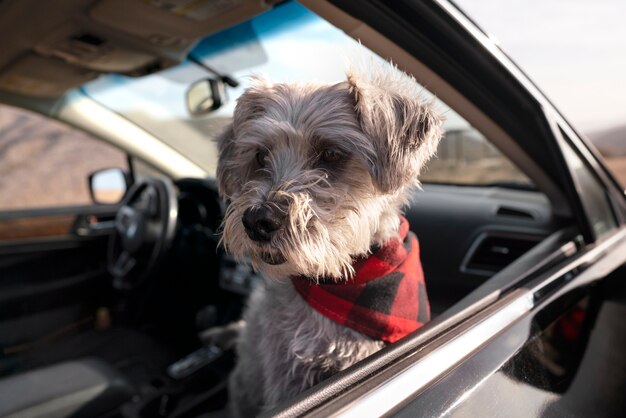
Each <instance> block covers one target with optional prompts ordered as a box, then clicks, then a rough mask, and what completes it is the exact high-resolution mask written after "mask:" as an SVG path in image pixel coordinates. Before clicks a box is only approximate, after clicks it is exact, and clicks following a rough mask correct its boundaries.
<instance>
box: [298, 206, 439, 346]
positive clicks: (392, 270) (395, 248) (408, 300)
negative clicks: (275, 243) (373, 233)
mask: <svg viewBox="0 0 626 418" xmlns="http://www.w3.org/2000/svg"><path fill="white" fill-rule="evenodd" d="M399 234H400V237H401V238H402V240H400V239H392V240H390V241H389V242H388V243H387V244H386V245H385V246H383V247H381V248H379V249H377V250H375V251H374V252H373V254H372V255H370V256H369V257H361V258H358V259H356V260H355V263H354V265H353V267H354V270H355V272H356V273H355V275H354V277H353V278H352V279H350V280H348V281H347V282H342V283H336V282H334V281H332V280H321V281H320V283H319V284H316V283H314V282H312V281H311V280H308V279H306V278H301V277H292V278H291V281H292V283H293V285H294V287H295V289H296V290H297V291H298V293H300V295H301V296H302V297H303V298H304V300H306V301H307V303H308V304H309V305H311V307H313V309H315V310H316V311H318V312H320V313H321V314H323V315H325V316H327V317H328V318H330V319H332V320H333V321H335V322H337V323H339V324H341V325H345V326H347V327H350V328H352V329H354V330H356V331H359V332H361V333H363V334H365V335H367V336H369V337H371V338H373V339H375V340H381V341H385V342H387V343H393V342H396V341H398V340H399V339H401V338H403V337H405V336H407V335H408V334H410V333H411V332H413V331H415V330H416V329H418V328H419V327H421V326H422V325H424V323H425V322H426V321H428V320H429V319H430V307H429V305H428V297H427V295H426V286H425V285H424V273H423V270H422V264H421V263H420V254H419V244H418V242H417V237H416V236H415V234H413V233H412V232H410V231H409V223H408V221H407V220H406V219H405V218H404V217H402V218H401V223H400V230H399Z"/></svg>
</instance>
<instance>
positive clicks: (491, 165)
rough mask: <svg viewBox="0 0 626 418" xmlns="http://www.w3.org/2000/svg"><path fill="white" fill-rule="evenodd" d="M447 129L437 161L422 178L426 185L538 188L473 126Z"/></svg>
mask: <svg viewBox="0 0 626 418" xmlns="http://www.w3.org/2000/svg"><path fill="white" fill-rule="evenodd" d="M450 112H451V111H450ZM450 112H448V114H449V113H450ZM455 117H457V118H459V119H461V117H460V116H458V115H456V114H455ZM461 120H462V119H461ZM463 122H464V121H463ZM446 128H447V129H446V131H445V133H444V138H443V139H442V140H441V142H440V143H439V147H438V148H437V156H436V158H434V159H433V160H432V161H430V163H429V164H428V166H427V167H426V169H425V171H424V173H423V174H422V175H421V177H420V178H421V181H422V183H442V184H456V185H467V186H503V187H507V186H508V187H520V188H528V189H533V188H534V186H533V183H532V181H531V180H530V179H529V178H528V177H527V176H526V175H525V174H524V173H522V172H521V171H520V170H519V169H518V168H517V167H516V166H515V165H514V164H513V163H512V162H511V161H510V160H509V159H508V158H506V157H505V156H504V155H502V153H500V151H498V149H497V148H496V147H494V146H493V145H492V144H491V143H490V142H489V141H488V140H487V139H486V138H485V137H484V136H483V135H482V134H481V133H480V132H479V131H477V130H476V129H474V128H473V127H472V126H470V125H469V124H467V125H466V126H463V127H461V128H451V127H450V126H449V125H448V126H447V127H446Z"/></svg>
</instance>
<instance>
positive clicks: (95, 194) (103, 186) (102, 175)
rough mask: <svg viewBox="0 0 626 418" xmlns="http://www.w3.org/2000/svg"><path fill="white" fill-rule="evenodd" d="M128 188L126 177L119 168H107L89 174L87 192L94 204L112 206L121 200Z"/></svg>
mask: <svg viewBox="0 0 626 418" xmlns="http://www.w3.org/2000/svg"><path fill="white" fill-rule="evenodd" d="M127 188H128V176H127V175H126V172H125V171H124V170H122V169H121V168H107V169H104V170H100V171H96V172H95V173H91V175H90V176H89V192H90V193H91V199H92V200H93V202H94V203H96V204H99V205H114V204H116V203H118V202H119V201H120V200H122V197H124V194H125V193H126V189H127Z"/></svg>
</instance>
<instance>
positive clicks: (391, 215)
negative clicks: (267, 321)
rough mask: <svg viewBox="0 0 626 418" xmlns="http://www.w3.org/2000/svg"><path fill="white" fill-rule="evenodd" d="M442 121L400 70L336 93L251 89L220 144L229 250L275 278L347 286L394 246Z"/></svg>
mask: <svg viewBox="0 0 626 418" xmlns="http://www.w3.org/2000/svg"><path fill="white" fill-rule="evenodd" d="M440 137H441V119H440V118H439V117H438V116H437V115H436V114H435V113H434V112H433V110H432V108H431V106H430V104H428V103H425V102H423V101H422V100H420V98H419V94H418V92H417V86H416V83H415V81H414V80H413V79H411V78H409V77H408V76H406V75H404V74H401V73H400V72H399V71H397V70H395V69H393V71H392V70H389V71H386V72H383V73H382V74H378V75H377V76H376V77H369V78H360V77H358V76H356V75H354V74H349V75H348V79H347V81H345V82H341V83H338V84H334V85H314V84H270V83H268V82H265V81H263V80H256V82H255V85H254V86H253V87H250V88H248V89H247V90H246V91H245V92H244V94H243V95H242V96H241V97H240V98H239V100H238V103H237V106H236V108H235V114H234V119H233V123H232V125H231V126H229V127H228V128H227V130H226V131H225V132H224V134H223V135H222V136H221V137H220V138H219V139H218V148H219V153H220V158H219V163H218V167H217V180H218V185H219V189H220V194H221V195H222V196H223V197H224V198H225V199H226V200H227V201H229V203H230V204H229V207H228V209H227V212H226V215H225V218H224V224H223V243H224V245H225V247H226V249H227V250H228V251H229V252H231V253H233V254H234V255H235V256H237V257H239V258H244V257H249V258H250V259H251V260H252V263H253V265H254V267H255V268H256V269H258V270H261V271H263V272H264V273H265V274H266V275H268V276H270V277H286V276H290V275H303V276H306V277H312V278H318V277H334V278H340V277H346V276H350V275H351V273H352V267H351V264H352V261H353V257H354V256H356V255H361V254H364V253H367V252H368V251H369V249H370V247H371V246H372V245H373V244H381V243H383V242H384V241H385V240H387V239H389V238H390V237H392V236H394V234H395V233H396V232H395V231H396V230H397V227H398V223H399V219H398V214H399V211H400V208H401V207H402V205H404V204H405V203H406V199H407V196H408V191H409V190H410V189H412V188H413V187H414V186H417V185H419V181H418V174H419V172H420V169H421V168H422V166H423V165H424V164H425V162H426V161H427V160H428V159H429V158H430V157H431V156H432V155H433V154H434V152H435V150H436V148H437V144H438V142H439V139H440Z"/></svg>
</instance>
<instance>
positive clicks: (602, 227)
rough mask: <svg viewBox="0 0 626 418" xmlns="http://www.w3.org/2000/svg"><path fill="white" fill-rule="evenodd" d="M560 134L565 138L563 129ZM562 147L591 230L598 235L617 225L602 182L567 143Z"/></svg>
mask: <svg viewBox="0 0 626 418" xmlns="http://www.w3.org/2000/svg"><path fill="white" fill-rule="evenodd" d="M561 135H563V137H564V138H567V135H565V133H564V132H563V131H561ZM562 148H563V153H564V155H565V159H566V160H567V163H568V165H569V167H570V170H571V172H572V175H573V176H574V182H575V185H576V189H577V192H578V195H579V196H580V198H581V200H582V204H583V207H584V209H585V212H586V214H587V217H588V218H589V222H590V224H591V227H592V229H593V232H594V233H595V234H596V236H597V237H600V236H602V235H604V234H606V233H607V232H610V231H611V230H612V229H614V228H615V227H616V226H617V222H616V220H615V215H614V214H613V210H612V209H611V202H610V200H609V197H608V196H607V194H606V191H605V189H604V186H603V185H602V183H601V182H600V181H599V180H598V179H597V178H596V176H595V175H594V174H593V173H592V172H591V171H590V170H589V168H588V167H587V166H586V165H585V164H584V163H583V160H582V159H581V158H580V157H579V156H578V154H577V153H576V152H575V151H574V150H573V149H572V147H571V146H570V145H569V143H566V144H564V146H563V147H562Z"/></svg>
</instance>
